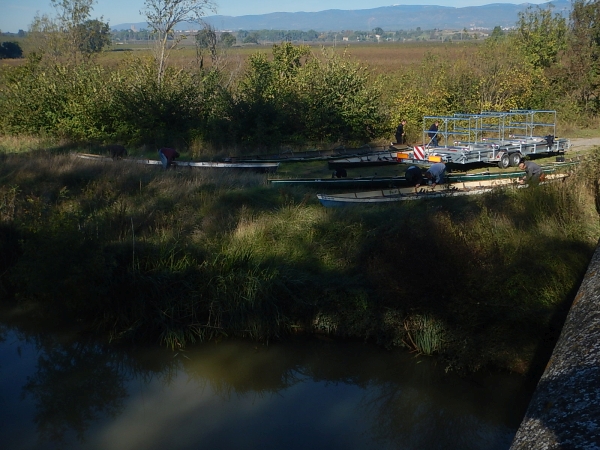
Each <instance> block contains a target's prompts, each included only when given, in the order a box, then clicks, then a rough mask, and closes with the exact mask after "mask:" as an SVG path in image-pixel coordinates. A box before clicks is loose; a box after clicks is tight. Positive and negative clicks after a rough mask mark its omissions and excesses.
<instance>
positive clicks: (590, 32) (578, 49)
mask: <svg viewBox="0 0 600 450" xmlns="http://www.w3.org/2000/svg"><path fill="white" fill-rule="evenodd" d="M570 19H571V20H570V33H569V39H568V46H567V51H566V52H565V58H564V67H565V69H564V76H563V79H562V82H563V86H564V88H565V90H566V91H567V92H570V93H571V94H572V95H573V97H574V98H575V101H576V102H577V103H578V104H579V106H580V107H581V108H583V110H584V111H585V112H587V113H593V114H596V113H598V112H599V111H600V3H598V2H597V1H589V0H575V1H574V2H573V8H572V10H571V16H570Z"/></svg>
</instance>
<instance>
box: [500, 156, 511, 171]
mask: <svg viewBox="0 0 600 450" xmlns="http://www.w3.org/2000/svg"><path fill="white" fill-rule="evenodd" d="M509 166H510V158H509V156H508V155H502V157H501V158H500V161H498V167H500V168H501V169H508V167H509Z"/></svg>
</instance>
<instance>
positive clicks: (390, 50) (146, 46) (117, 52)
mask: <svg viewBox="0 0 600 450" xmlns="http://www.w3.org/2000/svg"><path fill="white" fill-rule="evenodd" d="M481 42H483V41H469V42H454V43H441V42H409V43H398V42H390V43H388V42H386V43H379V44H377V43H360V44H358V43H357V44H348V43H344V44H340V43H339V42H338V43H336V44H335V45H334V43H328V44H318V45H317V44H313V45H311V47H313V49H314V52H315V53H317V54H318V53H319V52H320V49H321V48H322V47H326V48H334V49H335V51H336V52H338V53H340V54H341V53H343V52H347V54H349V55H350V57H352V58H355V59H357V60H359V61H361V62H362V63H364V64H366V65H368V66H369V67H370V68H371V69H373V71H374V72H375V73H390V72H395V71H397V70H400V69H402V68H404V67H407V66H411V65H415V64H419V63H420V62H421V61H422V60H423V58H424V57H425V55H427V54H428V53H431V54H444V55H446V56H447V57H449V58H450V59H463V58H468V57H469V55H471V54H473V52H475V51H476V50H477V48H478V47H479V45H480V44H481ZM151 45H152V43H151V42H143V43H124V44H123V45H114V46H113V47H112V49H111V50H110V51H106V52H104V53H102V55H101V57H100V61H101V62H103V63H105V64H108V65H114V64H116V63H118V61H120V60H122V59H123V57H124V56H125V55H126V54H130V53H131V52H134V53H136V54H140V55H142V54H147V55H151V54H152V53H151V48H150V46H151ZM272 46H273V44H268V45H247V46H243V47H230V48H226V49H221V52H222V56H223V58H224V59H225V60H227V62H228V63H229V64H232V65H234V66H235V67H239V64H240V62H242V63H243V62H244V61H245V60H246V58H248V56H249V55H251V54H253V53H256V52H265V53H269V54H270V53H271V48H272ZM196 59H197V56H196V50H195V48H194V47H193V45H189V44H188V45H183V46H181V48H179V49H177V50H175V51H174V52H173V53H172V54H171V56H170V58H169V63H170V64H172V65H175V66H179V67H181V66H188V65H190V64H192V65H193V64H194V62H195V61H196ZM210 64H211V63H210V58H209V57H208V56H205V58H204V67H210Z"/></svg>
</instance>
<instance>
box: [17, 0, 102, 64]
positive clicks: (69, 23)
mask: <svg viewBox="0 0 600 450" xmlns="http://www.w3.org/2000/svg"><path fill="white" fill-rule="evenodd" d="M51 2H52V6H53V7H54V8H55V10H56V13H57V14H56V16H55V17H50V16H48V15H43V16H36V17H35V19H34V21H33V23H32V25H31V31H30V33H28V37H29V38H30V40H31V41H32V42H33V44H32V46H33V47H34V48H36V50H35V52H36V53H38V54H40V55H44V56H45V57H46V58H51V59H59V60H62V59H64V57H67V58H69V59H70V60H71V62H73V63H76V62H77V59H78V57H80V56H81V55H85V56H86V57H88V56H90V54H89V50H90V49H91V48H94V47H96V46H97V42H96V43H90V42H89V39H90V38H91V36H92V35H93V34H92V35H91V34H90V32H91V31H92V30H91V28H90V27H92V26H93V24H95V22H99V21H91V20H89V17H90V13H91V11H92V5H93V3H94V0H51ZM99 23H102V22H99ZM100 29H101V28H100ZM84 30H85V32H84ZM94 39H95V40H96V41H97V37H95V38H94ZM104 39H106V38H104ZM86 41H88V42H86Z"/></svg>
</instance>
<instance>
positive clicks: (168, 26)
mask: <svg viewBox="0 0 600 450" xmlns="http://www.w3.org/2000/svg"><path fill="white" fill-rule="evenodd" d="M144 7H145V9H144V10H142V11H140V13H141V14H143V15H145V16H146V20H147V21H148V25H149V26H150V28H151V29H152V31H153V32H154V33H155V34H156V35H157V40H156V48H155V51H156V53H155V59H156V63H157V68H158V70H157V77H158V85H159V86H160V85H161V84H162V81H163V77H164V75H165V68H166V62H167V59H168V56H169V53H170V51H171V50H173V49H174V48H175V47H176V46H177V44H178V43H179V42H180V40H181V39H182V38H181V37H176V36H175V27H176V26H177V25H178V24H180V23H182V22H191V23H200V22H201V21H202V17H203V16H204V15H205V10H206V9H209V10H211V11H216V6H215V4H214V2H213V1H212V0H145V1H144ZM169 39H171V41H170V43H169Z"/></svg>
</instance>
